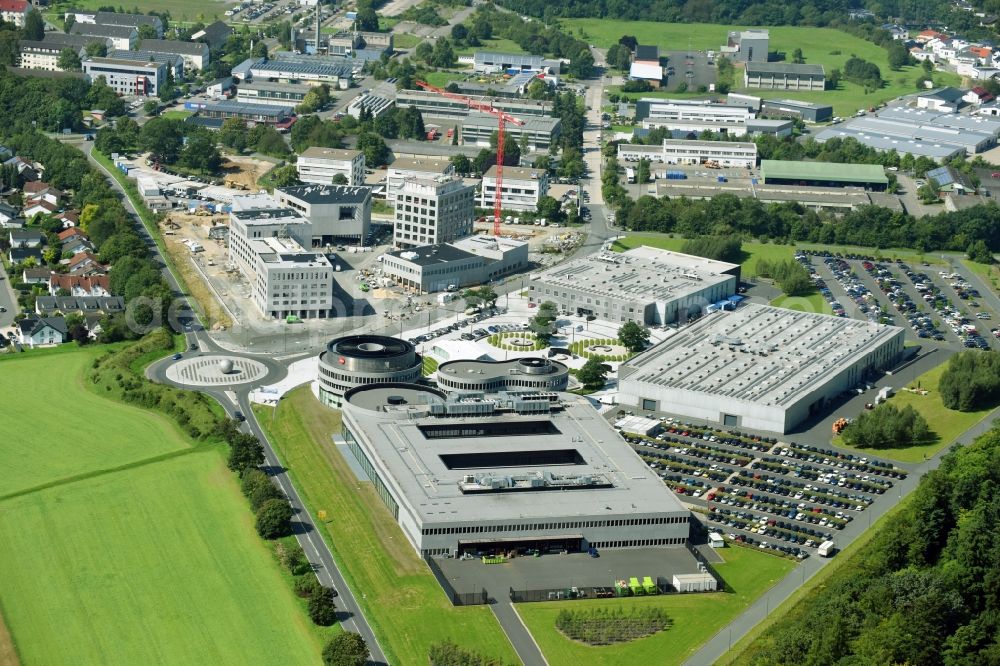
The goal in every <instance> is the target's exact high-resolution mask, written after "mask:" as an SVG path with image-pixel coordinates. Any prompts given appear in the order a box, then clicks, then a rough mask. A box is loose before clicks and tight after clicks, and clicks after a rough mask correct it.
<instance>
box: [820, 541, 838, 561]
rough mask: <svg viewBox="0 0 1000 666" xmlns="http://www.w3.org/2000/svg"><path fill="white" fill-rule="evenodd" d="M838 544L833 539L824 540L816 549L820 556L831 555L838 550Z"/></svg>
mask: <svg viewBox="0 0 1000 666" xmlns="http://www.w3.org/2000/svg"><path fill="white" fill-rule="evenodd" d="M836 549H837V546H836V544H834V543H833V542H832V541H824V542H823V543H821V544H820V545H819V548H817V549H816V554H817V555H819V556H820V557H830V556H831V555H833V553H834V551H836Z"/></svg>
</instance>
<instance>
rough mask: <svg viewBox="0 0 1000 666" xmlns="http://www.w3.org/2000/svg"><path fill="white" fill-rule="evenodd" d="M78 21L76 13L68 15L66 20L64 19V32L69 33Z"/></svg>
mask: <svg viewBox="0 0 1000 666" xmlns="http://www.w3.org/2000/svg"><path fill="white" fill-rule="evenodd" d="M74 23H76V14H73V13H70V14H68V15H67V16H66V20H64V21H63V32H65V33H66V34H67V35H68V34H70V33H71V32H72V31H73V24H74Z"/></svg>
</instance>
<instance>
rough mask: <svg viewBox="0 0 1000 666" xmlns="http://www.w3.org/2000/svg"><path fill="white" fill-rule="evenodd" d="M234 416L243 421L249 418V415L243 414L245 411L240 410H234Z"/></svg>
mask: <svg viewBox="0 0 1000 666" xmlns="http://www.w3.org/2000/svg"><path fill="white" fill-rule="evenodd" d="M233 418H234V419H236V420H237V421H240V422H241V423H242V422H243V421H246V420H247V417H245V416H243V412H240V411H236V412H233Z"/></svg>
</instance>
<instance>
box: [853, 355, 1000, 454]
mask: <svg viewBox="0 0 1000 666" xmlns="http://www.w3.org/2000/svg"><path fill="white" fill-rule="evenodd" d="M947 367H948V364H947V363H942V364H941V365H939V366H938V367H936V368H934V369H933V370H929V371H927V372H925V373H924V374H922V375H920V376H919V377H917V378H916V379H915V380H913V381H910V382H907V384H906V385H907V386H909V387H917V386H919V387H920V388H921V389H923V390H926V391H927V395H920V394H918V393H912V392H910V391H902V390H900V389H901V388H902V387H896V392H895V394H894V395H893V396H892V397H891V398H889V403H890V404H892V405H895V406H896V407H897V408H899V409H902V408H903V407H905V406H906V405H910V406H912V407H913V408H914V409H915V410H917V412H919V413H920V414H921V415H922V416H923V417H924V418H925V419H927V424H928V425H929V426H930V428H931V432H932V433H933V434H934V440H933V441H932V442H930V443H928V444H923V445H920V446H910V447H907V448H904V449H862V448H856V447H850V446H847V445H846V444H844V442H843V439H842V438H841V437H839V436H838V437H836V438H835V442H836V444H837V445H838V446H843V447H844V448H848V449H854V450H856V451H861V452H862V453H864V454H867V455H872V456H877V457H881V458H888V459H890V460H898V461H901V462H911V463H917V462H923V461H924V460H926V459H927V458H929V457H931V456H932V455H934V454H935V453H937V452H938V451H940V450H941V449H942V448H944V447H945V446H949V445H950V444H951V443H952V442H954V441H955V440H956V439H957V438H958V437H960V436H961V435H962V433H963V432H965V431H966V430H968V429H969V428H971V427H972V426H974V425H976V424H977V423H979V422H980V421H982V420H983V419H984V418H986V417H987V416H989V415H990V412H992V411H993V409H983V410H980V411H978V412H958V411H955V410H953V409H948V408H947V407H945V406H944V403H943V402H942V401H941V393H940V392H939V391H938V382H940V381H941V375H942V374H944V371H945V369H946V368H947ZM904 375H905V371H904Z"/></svg>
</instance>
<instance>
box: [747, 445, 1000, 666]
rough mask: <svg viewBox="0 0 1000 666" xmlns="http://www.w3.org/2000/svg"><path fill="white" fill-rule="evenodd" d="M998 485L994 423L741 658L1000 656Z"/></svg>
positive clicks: (831, 661)
mask: <svg viewBox="0 0 1000 666" xmlns="http://www.w3.org/2000/svg"><path fill="white" fill-rule="evenodd" d="M998 486H1000V427H994V428H993V429H992V430H990V431H989V432H987V433H986V434H984V435H982V436H980V437H979V438H978V439H977V440H976V441H975V442H974V443H972V444H970V445H968V446H965V447H962V448H956V449H954V450H952V452H951V453H949V454H948V455H947V456H945V458H944V459H943V460H942V463H941V466H940V467H939V468H938V469H937V470H934V471H932V472H930V473H928V474H927V475H926V476H925V477H924V478H923V479H922V480H921V481H920V485H919V486H918V487H917V489H916V490H915V491H914V493H913V497H912V498H910V499H909V501H907V502H906V503H905V505H904V506H903V508H902V509H901V511H900V512H899V513H898V514H896V515H895V516H893V517H891V518H889V519H888V521H887V522H886V524H885V525H884V526H883V527H882V528H881V529H880V530H879V531H878V532H877V533H876V534H875V535H874V538H873V540H872V541H871V543H869V544H868V545H867V546H866V547H865V548H864V549H863V550H861V551H860V552H859V553H858V554H857V555H856V556H855V557H854V558H853V559H852V561H851V562H850V563H849V564H848V565H847V566H844V567H842V568H841V569H840V570H839V571H837V572H836V573H835V574H834V575H833V577H832V578H831V579H830V580H829V581H828V582H827V583H826V584H825V585H824V586H822V587H820V588H818V589H816V590H815V591H813V592H812V593H811V594H810V595H808V596H807V597H806V598H805V599H803V600H802V601H801V602H799V603H798V604H797V605H796V606H795V607H794V608H793V609H792V610H791V611H790V613H789V614H788V615H787V616H786V617H784V618H782V619H781V620H780V621H779V622H778V623H777V624H776V625H774V626H773V627H771V628H770V629H768V630H767V631H766V632H765V633H764V634H763V635H762V636H761V637H760V638H759V639H757V640H756V641H755V642H754V643H753V644H751V646H750V647H749V648H748V650H747V652H746V653H744V654H743V655H741V656H740V658H739V660H738V661H737V662H736V663H741V664H750V665H751V666H765V665H766V666H834V665H837V666H868V665H869V664H908V665H909V666H983V665H986V664H998V663H1000V640H998V639H1000V540H998V539H997V538H996V535H997V533H998V531H1000V492H997V490H998Z"/></svg>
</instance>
